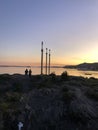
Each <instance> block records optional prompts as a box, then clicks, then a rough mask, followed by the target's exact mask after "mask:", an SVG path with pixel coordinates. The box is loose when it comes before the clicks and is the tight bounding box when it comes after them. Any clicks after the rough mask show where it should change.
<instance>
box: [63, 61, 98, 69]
mask: <svg viewBox="0 0 98 130" xmlns="http://www.w3.org/2000/svg"><path fill="white" fill-rule="evenodd" d="M64 68H70V69H80V70H98V63H97V62H96V63H82V64H78V65H67V66H64Z"/></svg>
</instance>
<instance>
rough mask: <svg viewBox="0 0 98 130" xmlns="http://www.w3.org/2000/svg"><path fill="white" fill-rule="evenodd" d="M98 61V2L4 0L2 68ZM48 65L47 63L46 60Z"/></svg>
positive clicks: (0, 10) (0, 8) (0, 18)
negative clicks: (48, 55)
mask: <svg viewBox="0 0 98 130" xmlns="http://www.w3.org/2000/svg"><path fill="white" fill-rule="evenodd" d="M41 41H43V42H44V59H45V48H46V47H47V48H49V49H51V62H52V64H55V65H68V64H79V63H82V62H98V0H0V65H39V63H40V48H41ZM44 62H45V60H44Z"/></svg>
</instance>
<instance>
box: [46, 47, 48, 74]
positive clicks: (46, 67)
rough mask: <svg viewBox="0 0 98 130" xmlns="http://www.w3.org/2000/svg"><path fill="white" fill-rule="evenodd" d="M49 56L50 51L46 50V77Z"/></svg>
mask: <svg viewBox="0 0 98 130" xmlns="http://www.w3.org/2000/svg"><path fill="white" fill-rule="evenodd" d="M47 54H48V49H47V48H46V75H47Z"/></svg>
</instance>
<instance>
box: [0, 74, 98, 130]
mask: <svg viewBox="0 0 98 130" xmlns="http://www.w3.org/2000/svg"><path fill="white" fill-rule="evenodd" d="M19 122H22V123H23V125H24V126H23V128H22V130H83V129H84V130H98V124H97V122H98V79H95V78H90V79H87V78H83V77H71V76H70V77H68V76H66V77H65V78H64V76H63V78H62V76H55V75H50V76H40V75H36V76H32V77H30V78H29V77H28V76H24V75H19V74H15V75H7V74H6V75H0V130H18V123H19Z"/></svg>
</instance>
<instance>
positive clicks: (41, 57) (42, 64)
mask: <svg viewBox="0 0 98 130" xmlns="http://www.w3.org/2000/svg"><path fill="white" fill-rule="evenodd" d="M42 74H43V41H42V43H41V75H42Z"/></svg>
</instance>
